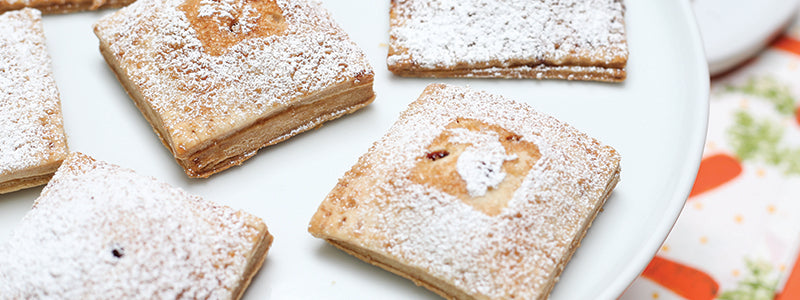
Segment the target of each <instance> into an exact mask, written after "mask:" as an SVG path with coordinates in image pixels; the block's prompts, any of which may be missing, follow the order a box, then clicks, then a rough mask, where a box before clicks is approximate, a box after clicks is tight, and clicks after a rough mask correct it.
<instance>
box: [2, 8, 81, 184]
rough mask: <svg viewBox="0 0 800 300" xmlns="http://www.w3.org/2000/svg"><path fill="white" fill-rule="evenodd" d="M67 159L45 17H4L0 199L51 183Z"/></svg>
mask: <svg viewBox="0 0 800 300" xmlns="http://www.w3.org/2000/svg"><path fill="white" fill-rule="evenodd" d="M67 153H68V149H67V141H66V136H65V134H64V122H63V120H62V116H61V101H60V95H59V93H58V89H57V88H56V83H55V79H54V78H53V72H52V64H51V61H50V55H49V54H48V53H47V47H46V41H45V36H44V31H43V29H42V18H41V13H40V12H39V11H38V10H35V9H30V8H26V9H22V10H18V11H11V12H6V13H3V14H0V193H8V192H13V191H16V190H20V189H23V188H28V187H33V186H37V185H42V184H45V183H47V180H48V179H49V178H50V176H52V175H53V173H54V172H55V171H56V168H58V166H59V165H60V164H61V161H62V160H64V158H65V157H66V156H67Z"/></svg>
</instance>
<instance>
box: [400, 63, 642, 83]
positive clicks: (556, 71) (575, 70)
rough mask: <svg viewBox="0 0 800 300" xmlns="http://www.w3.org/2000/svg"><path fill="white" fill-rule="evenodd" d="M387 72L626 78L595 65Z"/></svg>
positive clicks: (404, 74)
mask: <svg viewBox="0 0 800 300" xmlns="http://www.w3.org/2000/svg"><path fill="white" fill-rule="evenodd" d="M389 71H391V72H392V73H394V74H395V75H398V76H402V77H431V78H450V77H456V78H460V77H471V78H505V79H563V80H585V81H602V82H623V81H625V79H626V78H627V71H626V70H625V68H612V67H599V66H577V65H576V66H550V65H533V66H527V65H523V66H513V67H489V68H465V69H451V68H441V69H422V68H419V67H416V66H407V65H404V64H389Z"/></svg>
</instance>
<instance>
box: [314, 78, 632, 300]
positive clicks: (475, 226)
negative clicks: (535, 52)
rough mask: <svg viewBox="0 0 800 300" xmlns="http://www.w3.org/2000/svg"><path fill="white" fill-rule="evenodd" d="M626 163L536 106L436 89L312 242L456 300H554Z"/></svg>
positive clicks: (404, 117) (339, 194) (327, 210)
mask: <svg viewBox="0 0 800 300" xmlns="http://www.w3.org/2000/svg"><path fill="white" fill-rule="evenodd" d="M619 172H620V156H619V154H617V152H616V151H615V150H614V149H613V148H611V147H609V146H606V145H603V144H601V143H600V142H598V141H597V140H596V139H594V138H591V137H589V136H587V135H586V134H584V133H581V132H580V131H578V130H577V129H575V128H573V127H572V126H570V125H568V124H565V123H563V122H560V121H558V120H556V119H554V118H552V117H550V116H547V115H544V114H542V113H539V112H536V111H534V110H533V109H532V108H531V107H530V106H528V105H526V104H522V103H519V102H515V101H512V100H508V99H506V98H503V97H501V96H497V95H492V94H489V93H486V92H480V91H474V90H471V89H469V88H463V87H457V86H451V85H443V84H433V85H430V86H428V87H427V88H426V89H425V91H424V92H423V93H422V95H421V96H420V98H419V99H418V100H416V101H415V102H413V103H411V104H410V105H409V107H408V109H407V110H406V111H405V112H403V113H402V114H401V116H400V118H399V120H398V121H397V122H396V123H395V124H394V125H393V126H392V128H391V129H390V130H389V132H388V133H387V134H386V135H385V136H384V137H383V138H381V139H380V140H379V141H377V142H376V143H375V144H374V145H373V146H372V147H371V148H370V149H369V151H368V152H367V153H366V154H365V155H363V156H362V157H361V158H360V159H359V161H358V163H356V165H355V166H353V168H352V169H351V170H350V171H348V172H347V173H346V174H345V175H344V176H343V177H342V178H341V179H340V180H339V183H338V184H337V185H336V187H334V188H333V191H331V193H330V194H329V195H328V196H327V198H326V199H325V200H324V201H323V202H322V204H321V205H320V207H319V209H318V211H317V212H316V214H315V215H314V216H313V218H312V219H311V222H310V224H309V232H310V233H311V234H312V235H314V236H316V237H318V238H322V239H325V240H327V241H328V242H330V243H331V244H333V245H334V246H336V247H338V248H341V249H343V250H344V251H346V252H348V253H350V254H352V255H354V256H356V257H359V258H361V259H363V260H365V261H367V262H370V263H372V264H375V265H378V266H380V267H382V268H384V269H387V270H389V271H391V272H394V273H396V274H399V275H401V276H404V277H406V278H409V279H411V280H413V281H414V282H415V283H417V284H418V285H422V286H425V287H427V288H429V289H431V290H432V291H434V292H436V293H438V294H440V295H442V296H444V297H446V298H450V299H512V298H515V299H546V298H547V297H548V295H549V293H550V290H551V289H552V288H553V285H554V284H555V282H556V281H557V278H558V276H559V274H560V273H561V271H562V270H563V268H564V266H565V265H566V263H567V261H568V260H569V259H570V257H571V256H572V254H573V253H574V251H575V250H576V248H577V247H578V245H579V244H580V241H581V239H582V238H583V236H584V234H585V233H586V231H587V229H588V228H589V226H590V225H591V223H592V221H593V220H594V218H595V216H596V215H597V213H598V212H599V211H600V208H601V207H602V206H603V204H604V203H605V201H606V199H607V198H608V197H609V195H610V194H611V191H612V190H613V188H614V187H615V186H616V184H617V181H618V180H619Z"/></svg>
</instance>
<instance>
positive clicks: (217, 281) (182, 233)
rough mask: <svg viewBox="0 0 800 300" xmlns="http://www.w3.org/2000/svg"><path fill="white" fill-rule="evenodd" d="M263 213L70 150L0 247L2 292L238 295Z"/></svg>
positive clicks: (260, 235) (263, 243) (259, 254)
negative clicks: (214, 200)
mask: <svg viewBox="0 0 800 300" xmlns="http://www.w3.org/2000/svg"><path fill="white" fill-rule="evenodd" d="M271 243H272V236H271V235H270V234H269V232H268V231H267V227H266V225H264V222H263V221H261V219H260V218H258V217H256V216H253V215H250V214H248V213H245V212H242V211H237V210H234V209H231V208H229V207H226V206H221V205H217V204H214V203H211V202H209V201H205V200H203V199H201V198H200V197H197V196H193V195H189V194H187V193H186V192H184V191H183V190H181V189H178V188H174V187H171V186H170V185H168V184H166V183H163V182H160V181H158V180H156V179H154V178H150V177H145V176H141V175H138V174H136V173H135V172H134V171H132V170H128V169H124V168H121V167H118V166H115V165H112V164H109V163H105V162H101V161H96V160H94V159H92V158H90V157H88V156H86V155H83V154H80V153H72V154H71V155H70V156H69V157H68V158H67V159H66V160H65V161H64V164H63V165H62V166H61V168H59V170H58V172H56V175H55V176H54V177H53V179H52V180H51V181H50V183H49V184H48V185H47V186H46V187H45V188H44V190H43V191H42V194H41V196H39V198H38V199H36V201H35V202H34V204H33V208H32V209H31V211H30V212H28V214H26V215H25V217H24V218H23V219H22V222H21V224H20V225H19V226H18V227H17V228H16V229H15V230H14V232H13V234H12V236H11V239H10V240H9V241H8V242H7V243H6V244H3V245H2V246H0V266H3V267H2V268H0V291H3V292H2V296H0V298H4V299H6V298H5V297H8V299H43V298H54V299H180V298H186V299H238V298H240V297H241V296H242V294H243V293H244V291H245V289H246V288H247V286H248V285H249V284H250V280H251V279H252V278H253V276H254V275H255V273H256V272H257V271H258V270H259V269H260V268H261V265H262V263H263V262H264V258H265V257H266V254H267V250H268V249H269V247H270V245H271Z"/></svg>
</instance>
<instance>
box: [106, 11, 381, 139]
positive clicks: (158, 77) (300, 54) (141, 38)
mask: <svg viewBox="0 0 800 300" xmlns="http://www.w3.org/2000/svg"><path fill="white" fill-rule="evenodd" d="M183 2H184V1H182V0H166V1H161V0H142V1H137V2H136V3H134V4H132V5H130V6H128V7H126V8H124V9H122V10H120V11H119V12H117V13H115V14H112V15H110V16H108V17H105V18H103V19H102V20H100V21H99V22H98V23H97V24H96V26H95V32H96V33H97V34H98V37H99V38H100V40H101V41H105V42H106V43H108V45H109V48H110V49H111V52H112V53H113V55H114V56H115V57H116V59H117V60H118V61H119V62H120V65H121V67H122V69H123V70H124V72H125V73H126V74H124V76H127V77H129V78H130V80H131V81H132V82H133V83H134V85H135V86H137V87H138V88H139V89H140V90H141V91H142V94H143V97H144V99H145V100H146V101H147V102H148V104H149V106H150V107H152V109H153V110H154V111H155V112H156V114H157V115H158V116H159V117H160V118H161V119H162V120H163V123H164V127H165V128H166V130H167V136H166V137H165V138H166V139H167V140H168V141H173V142H174V143H175V145H174V146H175V147H174V148H187V149H188V148H192V147H195V146H197V145H199V144H201V143H203V142H205V141H208V140H210V139H213V138H216V137H219V136H220V135H222V134H225V133H228V132H231V131H232V130H236V129H239V128H243V127H245V126H247V125H249V123H250V122H253V121H254V120H256V119H258V118H260V117H265V116H267V115H269V114H271V113H274V112H276V111H280V110H282V109H283V108H286V107H288V106H290V105H292V104H295V102H296V101H297V99H299V98H300V97H304V96H310V95H314V94H317V93H320V92H321V91H322V90H324V89H327V88H331V87H333V86H335V85H337V84H340V83H344V82H357V81H358V80H359V79H360V78H361V76H364V75H368V74H372V73H373V71H372V68H371V67H370V66H369V64H368V62H367V60H366V58H365V57H364V54H363V52H362V51H361V50H360V49H359V48H358V46H357V45H355V44H354V43H353V42H352V41H351V40H350V39H349V37H348V36H347V35H346V34H345V33H344V32H343V31H342V30H341V28H339V26H338V25H336V24H335V22H334V21H333V20H332V18H331V17H330V16H329V15H328V13H327V12H326V11H325V10H324V9H323V8H322V7H321V6H320V4H319V3H318V2H316V1H296V0H276V1H275V3H276V4H277V5H278V7H279V8H280V9H281V11H282V12H283V18H284V19H285V23H286V25H287V28H286V30H285V31H283V32H282V33H281V34H278V35H269V36H262V37H254V38H249V39H244V40H242V41H241V42H239V43H237V44H235V45H233V46H231V47H230V48H229V49H227V52H226V53H224V54H223V55H219V56H213V55H209V54H207V53H205V52H204V48H203V44H202V43H201V42H200V40H199V39H198V38H197V33H196V32H195V30H194V29H193V28H192V26H191V25H190V24H189V22H188V19H187V18H186V15H185V14H184V12H182V11H181V10H180V9H178V7H179V6H180V5H181V4H182V3H183ZM220 5H222V4H220ZM220 11H225V10H224V9H222V10H220V9H209V10H208V11H201V13H204V14H214V13H219V12H220ZM243 30H244V29H243Z"/></svg>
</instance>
